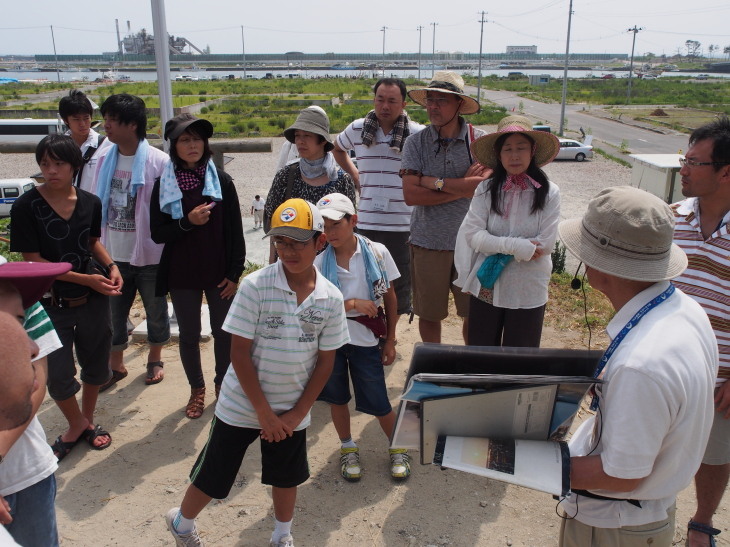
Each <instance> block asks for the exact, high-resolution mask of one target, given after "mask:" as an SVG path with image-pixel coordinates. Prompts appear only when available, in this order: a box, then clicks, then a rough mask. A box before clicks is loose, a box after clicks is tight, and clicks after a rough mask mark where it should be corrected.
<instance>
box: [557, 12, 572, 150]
mask: <svg viewBox="0 0 730 547" xmlns="http://www.w3.org/2000/svg"><path fill="white" fill-rule="evenodd" d="M572 19H573V0H570V6H569V7H568V38H567V40H566V41H565V67H564V68H563V99H562V101H561V103H560V129H559V130H558V135H560V136H561V137H562V136H563V129H564V126H565V102H566V100H567V98H568V60H569V56H570V23H571V21H572Z"/></svg>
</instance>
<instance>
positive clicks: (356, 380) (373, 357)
mask: <svg viewBox="0 0 730 547" xmlns="http://www.w3.org/2000/svg"><path fill="white" fill-rule="evenodd" d="M384 369H385V367H384V366H383V361H382V360H381V357H380V348H379V347H378V346H377V345H375V346H371V347H363V346H353V345H352V344H345V345H344V346H342V347H341V348H340V349H338V350H337V353H336V354H335V366H334V368H333V369H332V376H330V379H329V380H327V384H326V385H325V386H324V389H323V390H322V393H320V394H319V397H317V400H318V401H324V402H326V403H329V404H331V405H346V404H347V403H349V402H350V399H351V398H352V395H351V394H350V376H352V387H353V389H354V390H355V410H357V411H359V412H363V413H365V414H370V415H371V416H385V415H387V414H388V413H389V412H390V411H391V410H393V407H392V406H390V400H389V399H388V390H387V388H386V387H385V370H384ZM348 370H349V375H348Z"/></svg>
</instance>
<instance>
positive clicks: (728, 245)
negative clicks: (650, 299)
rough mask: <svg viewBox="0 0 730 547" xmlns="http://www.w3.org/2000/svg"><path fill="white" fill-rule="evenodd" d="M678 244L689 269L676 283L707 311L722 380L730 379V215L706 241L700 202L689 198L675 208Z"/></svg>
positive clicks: (726, 216) (675, 205)
mask: <svg viewBox="0 0 730 547" xmlns="http://www.w3.org/2000/svg"><path fill="white" fill-rule="evenodd" d="M672 209H673V211H674V215H675V221H676V225H675V228H674V242H675V243H676V244H677V245H679V246H680V247H681V248H682V250H683V251H684V252H685V253H687V258H688V259H689V265H688V266H687V269H686V270H685V271H684V272H683V273H682V275H680V276H679V277H677V278H676V279H674V280H673V282H674V284H675V285H676V286H677V287H679V288H680V289H682V291H684V292H685V293H686V294H688V295H690V296H691V297H692V298H694V299H695V300H696V301H697V302H699V303H700V305H701V306H702V308H703V309H704V310H705V312H707V315H708V316H709V318H710V323H711V324H712V328H713V330H714V331H715V336H716V337H717V344H718V348H719V351H720V372H719V373H718V378H719V379H722V380H726V379H728V378H730V230H729V229H728V222H730V213H728V214H726V215H725V218H723V220H722V223H721V224H720V226H719V227H718V228H717V229H716V230H715V232H713V234H712V235H711V236H710V237H709V239H707V240H705V239H704V237H703V236H702V230H701V227H700V222H699V202H698V200H697V198H688V199H686V200H684V201H680V202H679V203H675V204H674V205H672Z"/></svg>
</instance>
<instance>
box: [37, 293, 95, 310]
mask: <svg viewBox="0 0 730 547" xmlns="http://www.w3.org/2000/svg"><path fill="white" fill-rule="evenodd" d="M88 301H89V295H88V294H85V295H84V296H77V297H76V298H63V297H55V296H49V297H46V298H42V299H41V304H43V305H44V306H52V307H54V308H78V307H79V306H83V305H84V304H86V303H87V302H88Z"/></svg>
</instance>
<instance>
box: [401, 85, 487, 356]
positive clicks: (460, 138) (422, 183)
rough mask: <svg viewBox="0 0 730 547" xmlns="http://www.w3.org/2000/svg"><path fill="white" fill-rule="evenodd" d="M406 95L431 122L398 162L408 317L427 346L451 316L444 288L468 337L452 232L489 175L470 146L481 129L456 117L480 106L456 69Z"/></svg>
mask: <svg viewBox="0 0 730 547" xmlns="http://www.w3.org/2000/svg"><path fill="white" fill-rule="evenodd" d="M408 96H409V97H410V98H411V99H412V100H413V101H415V102H416V103H418V104H420V105H421V106H423V107H425V108H426V111H427V112H428V118H429V120H430V121H431V125H429V126H427V127H426V128H425V129H424V130H423V131H421V132H420V133H418V134H417V135H413V136H411V137H409V138H408V140H407V141H406V144H405V147H404V148H403V160H402V162H401V171H400V174H401V177H402V178H403V197H404V198H405V201H406V203H407V204H408V205H413V206H414V207H413V213H412V214H411V238H410V244H411V265H412V266H411V280H412V284H413V313H414V314H415V315H418V330H419V333H420V335H421V340H423V341H424V342H435V343H441V321H442V320H444V319H445V318H446V317H447V316H448V314H449V311H448V305H449V291H451V292H452V294H453V296H454V302H455V304H456V313H457V314H458V315H459V317H463V318H464V325H463V333H464V339H465V340H466V333H467V324H466V316H467V314H468V311H469V310H468V306H469V296H468V295H467V294H466V293H463V292H461V290H460V289H459V288H457V287H454V286H453V285H452V282H453V280H454V279H455V278H456V268H455V267H454V248H455V246H456V234H457V232H458V231H459V226H461V221H462V220H463V219H464V216H465V215H466V212H467V211H468V210H469V204H470V203H471V197H472V196H473V195H474V190H475V189H476V187H477V186H478V185H479V183H480V182H481V181H482V180H484V179H485V178H487V177H488V176H489V174H490V173H491V170H489V169H487V168H486V167H484V166H483V165H481V164H479V163H475V161H474V159H473V158H472V155H471V151H470V150H469V145H470V144H471V143H472V142H473V141H474V139H476V138H477V137H481V136H482V135H484V134H485V133H484V131H481V130H479V129H475V128H474V127H472V125H471V124H469V123H467V122H466V120H464V118H462V117H461V116H460V115H459V114H476V113H477V112H479V103H478V102H477V101H476V100H474V99H473V98H471V97H469V95H467V94H465V93H464V80H463V79H462V77H461V76H459V75H458V74H456V73H455V72H448V71H439V72H436V74H434V77H433V79H432V80H431V82H430V83H429V84H428V87H426V88H421V89H414V90H412V91H410V92H409V93H408Z"/></svg>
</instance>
